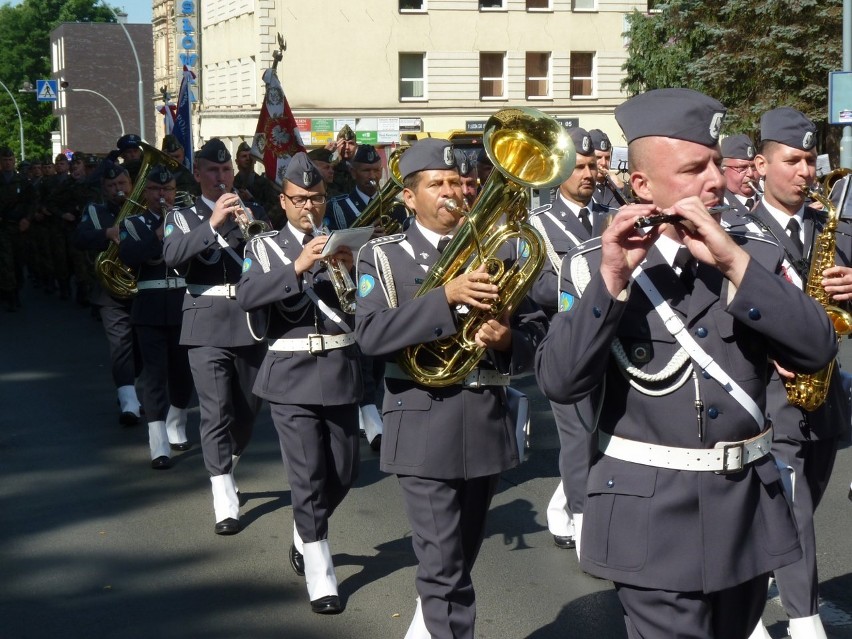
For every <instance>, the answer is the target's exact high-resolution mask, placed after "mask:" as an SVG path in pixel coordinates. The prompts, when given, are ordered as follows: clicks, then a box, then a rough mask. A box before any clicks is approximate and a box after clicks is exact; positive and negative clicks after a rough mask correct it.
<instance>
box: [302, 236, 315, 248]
mask: <svg viewBox="0 0 852 639" xmlns="http://www.w3.org/2000/svg"><path fill="white" fill-rule="evenodd" d="M312 239H314V236H313V234H312V233H305V237H303V238H302V246H304V245H305V244H307V243H308V242H310V241H311V240H312Z"/></svg>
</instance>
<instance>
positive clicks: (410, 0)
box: [399, 0, 426, 11]
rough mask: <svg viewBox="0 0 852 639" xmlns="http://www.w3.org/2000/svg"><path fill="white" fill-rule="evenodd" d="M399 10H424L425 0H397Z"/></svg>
mask: <svg viewBox="0 0 852 639" xmlns="http://www.w3.org/2000/svg"><path fill="white" fill-rule="evenodd" d="M399 10H400V11H426V0H399Z"/></svg>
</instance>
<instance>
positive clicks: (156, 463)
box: [151, 455, 172, 470]
mask: <svg viewBox="0 0 852 639" xmlns="http://www.w3.org/2000/svg"><path fill="white" fill-rule="evenodd" d="M171 467H172V460H171V459H169V458H168V457H166V456H165V455H160V456H159V457H156V458H155V459H152V460H151V468H153V469H154V470H166V469H168V468H171Z"/></svg>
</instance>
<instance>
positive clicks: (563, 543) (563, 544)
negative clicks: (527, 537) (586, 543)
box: [553, 535, 577, 550]
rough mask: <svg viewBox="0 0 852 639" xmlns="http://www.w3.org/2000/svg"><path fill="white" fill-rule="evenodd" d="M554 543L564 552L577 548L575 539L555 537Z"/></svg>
mask: <svg viewBox="0 0 852 639" xmlns="http://www.w3.org/2000/svg"><path fill="white" fill-rule="evenodd" d="M553 543H554V544H556V547H557V548H562V549H563V550H571V549H572V548H576V547H577V542H575V541H574V538H573V537H562V536H561V535H553Z"/></svg>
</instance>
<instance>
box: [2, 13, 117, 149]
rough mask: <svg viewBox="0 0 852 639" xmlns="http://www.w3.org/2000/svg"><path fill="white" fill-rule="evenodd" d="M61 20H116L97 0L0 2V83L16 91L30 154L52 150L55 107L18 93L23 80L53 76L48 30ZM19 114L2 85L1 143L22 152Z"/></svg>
mask: <svg viewBox="0 0 852 639" xmlns="http://www.w3.org/2000/svg"><path fill="white" fill-rule="evenodd" d="M63 22H115V17H114V16H113V14H112V12H111V11H110V10H109V9H108V8H107V7H105V6H103V5H102V4H100V3H99V2H98V0H24V1H23V2H22V3H21V4H19V5H17V6H14V7H13V6H11V5H9V4H5V5H3V6H0V82H2V83H3V84H5V85H6V86H7V87H8V89H9V91H10V92H11V93H12V94H13V95H14V97H15V100H16V101H17V103H18V107H19V108H20V110H21V118H22V120H23V124H24V144H25V150H26V156H27V158H31V157H35V156H37V155H44V154H46V153H48V152H49V151H50V132H51V131H53V130H55V129H56V118H55V117H54V116H53V106H52V104H51V103H49V102H37V101H36V97H35V94H27V93H18V89H20V88H21V87H22V86H23V84H24V82H30V83H32V84H35V81H36V80H37V79H44V78H49V77H50V76H51V63H50V32H51V31H52V30H53V29H55V28H56V27H57V26H58V25H60V24H62V23H63ZM19 130H20V129H19V125H18V115H17V113H16V111H15V106H14V104H13V103H12V100H11V99H10V98H9V95H8V94H7V93H6V92H5V91H3V90H2V87H0V144H3V145H6V146H9V147H10V148H12V149H13V150H14V151H15V154H16V155H17V154H19V153H20V133H19Z"/></svg>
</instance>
